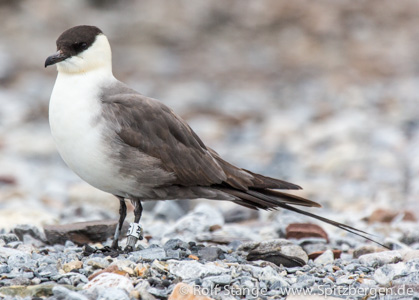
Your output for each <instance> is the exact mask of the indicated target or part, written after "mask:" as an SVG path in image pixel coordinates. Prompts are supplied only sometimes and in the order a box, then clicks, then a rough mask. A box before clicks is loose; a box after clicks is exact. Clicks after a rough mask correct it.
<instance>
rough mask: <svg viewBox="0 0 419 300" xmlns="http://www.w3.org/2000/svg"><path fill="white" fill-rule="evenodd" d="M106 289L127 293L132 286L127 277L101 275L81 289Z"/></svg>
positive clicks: (111, 274)
mask: <svg viewBox="0 0 419 300" xmlns="http://www.w3.org/2000/svg"><path fill="white" fill-rule="evenodd" d="M107 288H117V289H123V290H125V291H126V292H127V293H129V292H131V290H132V289H133V288H134V286H133V284H132V282H131V280H130V279H129V278H127V277H124V276H122V275H118V274H115V273H102V274H99V275H98V276H96V277H95V278H93V279H92V280H91V281H90V282H89V283H87V284H86V285H85V286H84V287H83V289H85V290H94V289H98V290H102V289H107Z"/></svg>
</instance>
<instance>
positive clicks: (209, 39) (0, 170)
mask: <svg viewBox="0 0 419 300" xmlns="http://www.w3.org/2000/svg"><path fill="white" fill-rule="evenodd" d="M418 14H419V6H417V5H416V2H414V1H413V0H412V1H404V2H403V3H396V2H394V1H382V2H380V3H379V4H377V3H375V2H371V1H368V2H359V3H356V4H354V3H353V1H332V0H322V1H316V2H314V1H292V2H290V1H276V0H270V1H269V0H265V1H258V2H243V1H228V2H226V1H221V0H215V1H205V2H204V1H193V2H192V1H186V0H185V1H180V0H176V1H170V3H167V2H166V1H163V0H154V1H151V0H150V1H148V0H146V1H141V2H139V1H138V2H136V1H125V2H123V3H117V4H114V3H113V2H112V1H94V0H90V1H71V2H55V1H52V0H40V1H29V0H19V1H13V2H8V1H0V17H1V19H2V20H3V22H2V23H3V24H2V26H1V28H0V36H1V39H0V66H1V68H0V232H1V235H0V279H1V280H0V299H1V298H6V299H20V298H25V297H26V299H33V298H35V299H36V297H46V298H48V297H50V298H51V299H57V298H58V299H128V298H132V299H138V298H139V297H140V295H141V299H153V297H154V298H166V297H167V296H168V295H170V294H172V293H173V296H172V297H175V296H179V297H180V295H179V293H180V294H181V293H187V292H188V291H189V290H188V287H191V288H192V289H193V288H195V292H201V293H202V294H203V295H206V294H208V292H209V291H211V292H212V293H213V294H212V296H213V297H215V298H217V297H218V298H223V299H230V298H231V299H233V298H240V297H242V298H243V297H244V296H247V298H255V297H256V296H260V297H261V298H264V297H265V298H275V297H277V298H285V296H286V295H288V298H289V299H297V298H298V296H297V295H293V294H302V289H306V290H307V289H312V290H311V292H310V293H311V294H318V295H321V296H323V295H325V294H330V295H331V296H334V297H340V298H345V297H346V298H347V297H349V296H351V297H353V298H362V297H364V296H366V295H367V293H368V295H370V298H371V299H374V297H375V298H377V299H378V298H379V294H380V295H381V296H380V297H381V298H383V296H382V295H384V294H388V295H390V296H388V299H393V298H396V299H398V298H400V299H404V298H405V299H412V298H413V297H414V296H416V297H419V295H418V292H419V287H418V284H417V282H419V277H418V276H419V275H418V274H419V258H418V253H417V251H418V250H419V223H418V221H417V218H418V213H417V212H418V211H419V202H418V198H419V179H418V178H419V176H418V175H419V159H418V155H417V153H419V130H418V128H419V110H418V104H419V99H418V96H417V95H419V85H418V82H419V71H418V70H419V68H418V66H419V65H418V63H417V62H418V59H417V55H418V54H417V53H418V52H417V49H419V39H418V38H417V36H418V29H417V28H419V19H418V18H417V15H418ZM79 24H91V25H97V26H98V27H100V28H101V29H102V30H103V31H104V32H105V33H106V34H107V36H108V37H109V39H110V42H111V45H112V47H113V55H114V73H115V75H116V77H118V78H119V79H121V80H122V81H124V82H126V83H128V84H129V85H131V86H132V87H134V88H135V89H137V90H138V91H140V92H141V93H143V94H146V95H148V96H151V97H154V98H157V99H160V100H162V101H163V102H164V103H166V104H167V105H169V106H170V107H172V108H173V109H174V110H175V111H176V112H177V113H179V114H180V115H181V116H183V117H184V118H185V119H186V120H187V121H188V122H189V123H190V125H191V126H192V128H193V129H194V130H195V131H196V132H197V133H198V135H199V136H201V138H202V139H203V140H204V141H205V142H206V144H208V145H209V146H210V147H212V148H214V149H215V150H217V152H219V153H220V154H221V156H222V157H224V158H226V159H227V160H228V161H230V162H232V163H234V164H237V165H239V166H241V167H244V168H246V169H250V170H252V171H255V172H260V173H263V174H266V175H270V176H274V177H278V178H282V179H285V180H289V181H291V182H295V183H297V184H299V185H301V186H303V187H304V190H303V191H299V192H298V195H301V196H303V197H308V198H310V199H313V200H315V201H318V202H320V203H321V204H322V205H323V207H322V208H321V209H316V210H312V211H313V212H316V213H319V214H321V215H323V216H325V217H329V218H332V219H334V220H336V221H340V222H344V223H347V224H348V225H352V226H355V227H357V228H359V229H362V230H365V231H367V232H370V233H372V234H375V235H376V237H375V239H377V240H378V241H380V242H382V243H384V244H385V245H386V246H388V247H389V248H390V249H392V251H384V252H379V251H381V250H385V249H383V248H381V247H378V246H374V244H372V243H370V242H367V241H365V240H363V239H361V238H358V237H356V236H353V235H351V234H347V233H345V232H342V231H341V230H338V229H335V228H331V227H329V226H324V225H322V224H319V223H318V222H313V221H312V220H310V219H307V218H305V217H302V216H297V215H295V214H293V213H288V212H285V211H275V212H260V213H253V212H250V211H248V210H241V209H238V208H237V207H236V206H234V205H231V204H229V203H224V202H211V201H205V200H199V201H191V202H169V201H167V202H161V203H158V204H157V205H154V206H153V205H152V204H149V205H148V207H147V211H146V212H145V213H144V218H143V224H144V229H145V231H146V235H147V240H145V241H142V242H141V243H139V244H138V246H139V247H140V248H141V249H139V250H138V251H136V252H134V253H132V254H121V255H120V256H117V257H112V256H109V255H107V253H100V252H96V253H91V251H90V252H89V249H90V248H89V247H87V248H86V247H84V248H83V246H82V245H76V244H74V243H73V242H70V241H68V242H67V243H66V244H65V245H47V244H45V243H44V242H45V240H44V236H43V228H44V226H46V225H55V224H70V223H74V222H85V221H92V220H109V219H115V218H117V216H118V215H117V212H118V201H116V200H115V199H114V198H113V197H112V196H109V195H106V194H103V193H101V192H99V191H97V190H95V189H93V188H91V187H89V186H88V185H87V184H85V183H83V182H82V181H81V180H80V179H78V178H77V177H76V175H74V174H73V173H72V172H71V171H70V170H69V169H68V168H67V167H66V166H65V165H64V163H63V162H62V161H61V159H60V157H59V155H58V154H57V152H56V149H55V146H54V144H53V142H52V139H51V136H50V132H49V126H48V121H47V117H48V101H49V96H50V93H51V90H52V87H53V84H54V78H55V76H56V72H55V71H54V69H53V68H52V69H47V70H45V69H44V68H43V62H44V61H45V58H46V57H47V56H49V55H50V54H51V53H53V52H54V51H55V45H54V43H55V39H56V38H57V37H58V35H59V34H60V33H61V32H62V31H64V30H65V29H67V28H69V27H71V26H74V25H79ZM130 209H131V210H132V208H130ZM130 217H132V216H130ZM308 222H310V223H315V224H318V225H320V226H321V227H323V229H324V230H325V231H326V233H327V235H326V236H323V238H319V237H305V238H303V239H296V238H294V239H288V242H287V241H286V240H285V238H287V237H288V238H289V237H290V236H287V228H288V226H289V225H290V224H301V223H308ZM30 233H31V234H30ZM325 237H327V238H326V239H325ZM175 239H178V240H175ZM2 241H3V242H2ZM122 243H123V241H122ZM252 243H253V244H252ZM257 243H261V244H257ZM289 243H291V244H289ZM109 244H110V241H109V240H108V241H106V242H105V241H103V242H102V243H100V244H94V243H90V246H93V247H99V248H101V247H104V246H106V245H109ZM252 247H253V248H252ZM293 247H295V248H293ZM249 249H250V250H249ZM252 249H253V250H252ZM255 249H256V250H255ZM273 249H274V250H275V251H273ZM290 249H291V250H290ZM90 250H91V249H90ZM329 250H330V251H329ZM331 250H335V253H333V252H331ZM246 251H247V252H246ZM252 251H253V252H252ZM255 251H256V252H255ZM281 251H285V252H281ZM289 251H291V252H289ZM336 251H338V252H339V255H340V258H338V255H337V252H336ZM250 252H252V253H250ZM316 252H317V253H318V254H320V253H323V254H321V255H320V256H319V257H317V258H314V256H313V253H316ZM89 253H90V254H89ZM255 253H256V254H255ZM272 253H280V254H275V255H273V254H272ZM290 253H291V254H293V255H290ZM296 253H299V256H298V257H297V258H295V257H294V254H296ZM255 255H256V258H259V260H253V258H255ZM307 255H308V256H307ZM368 255H372V256H368ZM280 257H282V258H280ZM290 257H291V258H290ZM310 257H311V258H310ZM289 260H291V261H293V262H294V263H297V264H298V263H300V264H303V266H289V267H284V264H285V265H286V264H287V263H288V262H289ZM301 261H302V262H303V263H302V262H301ZM281 263H282V266H281ZM109 268H110V269H109ZM103 269H107V272H104V273H102V274H101V275H98V276H96V277H95V278H93V279H92V277H91V276H92V275H93V274H96V272H98V271H100V270H103ZM89 278H90V279H89ZM183 284H189V285H188V286H185V285H183ZM175 287H176V288H175ZM345 289H346V290H345ZM413 295H414V296H413ZM183 296H184V295H183ZM181 298H182V297H180V299H181ZM370 298H369V299H370ZM174 299H175V298H174ZM313 299H314V298H313Z"/></svg>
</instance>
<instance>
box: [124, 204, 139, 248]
mask: <svg viewBox="0 0 419 300" xmlns="http://www.w3.org/2000/svg"><path fill="white" fill-rule="evenodd" d="M131 202H133V204H134V206H135V208H134V223H131V224H130V225H129V229H128V242H127V246H126V248H125V251H128V252H129V251H132V250H133V249H134V247H135V243H137V241H138V240H139V239H140V240H142V239H143V228H142V227H141V225H140V219H141V214H142V213H143V206H142V205H141V201H140V200H138V199H133V200H132V201H131Z"/></svg>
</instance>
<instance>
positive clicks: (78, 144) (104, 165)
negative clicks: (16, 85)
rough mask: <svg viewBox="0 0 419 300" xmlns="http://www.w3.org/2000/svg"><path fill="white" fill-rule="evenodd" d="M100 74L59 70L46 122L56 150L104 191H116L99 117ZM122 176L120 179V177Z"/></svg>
mask: <svg viewBox="0 0 419 300" xmlns="http://www.w3.org/2000/svg"><path fill="white" fill-rule="evenodd" d="M105 80H108V81H111V80H115V79H114V78H113V77H112V78H104V76H101V74H95V72H88V74H78V75H74V74H73V75H66V74H60V73H59V75H58V77H57V81H56V83H55V86H54V90H53V92H52V95H51V101H50V107H49V122H50V126H51V132H52V136H53V138H54V140H55V143H56V145H57V148H58V151H59V153H60V155H61V157H62V158H63V160H64V161H65V162H66V164H67V165H68V166H69V167H70V168H71V169H72V170H73V171H74V172H75V173H76V174H78V175H79V176H80V177H81V178H82V179H83V180H85V181H86V182H88V183H89V184H91V185H93V186H94V187H96V188H99V189H101V190H103V191H105V192H109V193H113V194H115V193H118V191H117V190H119V189H118V184H120V183H118V182H117V180H116V177H115V176H116V174H117V171H118V170H115V166H114V165H113V164H112V162H111V161H110V156H109V154H110V153H109V151H110V150H106V149H109V145H108V147H105V141H104V136H103V130H106V128H105V127H104V124H103V122H98V118H99V117H100V113H101V108H100V100H99V96H100V90H99V86H100V84H101V81H102V82H103V81H105ZM121 180H122V179H121Z"/></svg>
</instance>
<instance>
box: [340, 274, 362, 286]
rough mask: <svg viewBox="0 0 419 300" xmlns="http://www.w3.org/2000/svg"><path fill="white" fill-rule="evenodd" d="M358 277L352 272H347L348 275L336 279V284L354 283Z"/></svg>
mask: <svg viewBox="0 0 419 300" xmlns="http://www.w3.org/2000/svg"><path fill="white" fill-rule="evenodd" d="M356 279H357V277H355V278H354V276H353V275H352V274H347V275H343V276H339V277H338V278H337V279H336V284H338V285H351V284H352V283H354V282H355V280H356Z"/></svg>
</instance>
